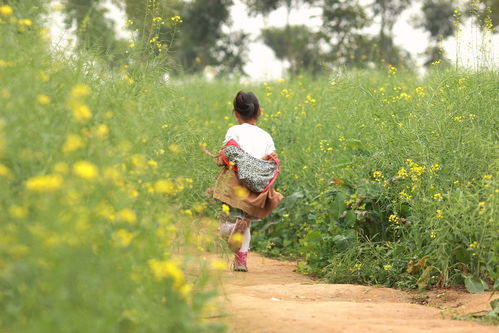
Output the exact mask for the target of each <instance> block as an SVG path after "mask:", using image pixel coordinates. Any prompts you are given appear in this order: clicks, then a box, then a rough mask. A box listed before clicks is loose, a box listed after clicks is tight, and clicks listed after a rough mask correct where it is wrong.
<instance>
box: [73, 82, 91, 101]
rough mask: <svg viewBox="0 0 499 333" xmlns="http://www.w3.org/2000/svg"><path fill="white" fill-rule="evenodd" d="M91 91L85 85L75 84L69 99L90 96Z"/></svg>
mask: <svg viewBox="0 0 499 333" xmlns="http://www.w3.org/2000/svg"><path fill="white" fill-rule="evenodd" d="M91 92H92V90H91V89H90V87H89V86H87V85H86V84H77V85H75V86H73V88H72V89H71V97H73V98H80V97H85V96H88V95H90V93H91Z"/></svg>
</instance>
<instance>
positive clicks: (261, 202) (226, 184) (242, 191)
mask: <svg viewBox="0 0 499 333" xmlns="http://www.w3.org/2000/svg"><path fill="white" fill-rule="evenodd" d="M212 190H213V198H215V199H217V200H220V201H222V202H225V203H226V204H228V205H229V206H231V207H234V208H239V209H240V210H242V211H243V212H245V213H246V214H248V215H250V216H253V217H257V218H264V217H266V216H267V215H269V214H270V213H271V212H272V211H273V210H274V208H276V207H277V205H278V204H279V203H280V202H281V200H282V199H283V198H284V196H283V195H282V194H280V193H278V192H277V191H276V190H275V189H274V187H270V188H269V189H268V190H267V191H264V192H261V193H255V192H251V191H250V190H249V189H248V188H247V187H246V186H245V185H244V184H243V183H242V182H241V181H240V180H239V178H238V177H237V174H236V173H235V172H234V171H233V170H230V169H229V168H228V167H225V168H223V170H222V171H220V172H219V174H218V175H217V178H216V180H215V184H214V185H213V188H212Z"/></svg>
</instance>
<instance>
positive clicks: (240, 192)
mask: <svg viewBox="0 0 499 333" xmlns="http://www.w3.org/2000/svg"><path fill="white" fill-rule="evenodd" d="M233 190H234V194H235V195H236V196H237V197H238V198H239V199H244V198H246V197H248V194H249V190H248V189H247V188H246V187H243V186H236V187H234V188H233Z"/></svg>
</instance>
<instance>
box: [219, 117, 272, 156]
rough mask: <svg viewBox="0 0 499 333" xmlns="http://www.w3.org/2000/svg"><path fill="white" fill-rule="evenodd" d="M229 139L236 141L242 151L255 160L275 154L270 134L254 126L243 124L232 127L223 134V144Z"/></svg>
mask: <svg viewBox="0 0 499 333" xmlns="http://www.w3.org/2000/svg"><path fill="white" fill-rule="evenodd" d="M231 139H234V140H236V142H237V143H238V144H239V145H240V146H241V148H242V149H243V150H244V151H246V152H247V153H248V154H250V155H251V156H253V157H256V158H262V157H264V156H266V155H268V154H270V153H273V152H275V146H274V140H272V137H271V136H270V134H269V133H267V132H265V131H264V130H263V129H261V128H260V127H258V126H255V125H250V124H246V123H244V124H241V125H234V126H232V127H231V128H229V129H228V130H227V134H225V141H224V144H225V143H227V142H229V141H230V140H231Z"/></svg>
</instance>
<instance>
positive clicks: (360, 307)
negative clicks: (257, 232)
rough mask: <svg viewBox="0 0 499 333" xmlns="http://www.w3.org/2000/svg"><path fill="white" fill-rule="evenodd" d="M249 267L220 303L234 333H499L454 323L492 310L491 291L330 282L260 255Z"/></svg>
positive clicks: (226, 286) (228, 282)
mask: <svg viewBox="0 0 499 333" xmlns="http://www.w3.org/2000/svg"><path fill="white" fill-rule="evenodd" d="M248 267H249V272H247V273H241V272H227V273H225V274H224V276H223V291H224V295H222V296H221V298H220V300H221V301H223V302H224V304H225V308H226V309H227V311H228V313H229V316H228V317H227V324H228V325H229V332H234V333H236V332H237V333H257V332H258V333H273V332H286V333H292V332H297V333H298V332H300V333H303V332H313V333H321V332H358V333H361V332H453V333H454V332H462V333H473V332H476V333H488V332H490V333H492V332H494V333H499V327H498V326H492V325H486V324H482V323H477V322H469V321H461V320H452V319H451V317H453V316H455V315H457V316H462V315H467V314H473V313H482V312H483V313H485V312H487V311H489V310H490V306H489V302H490V301H491V300H492V299H490V293H486V294H478V295H477V294H469V293H467V292H466V291H463V290H453V289H446V290H431V291H426V292H423V293H417V292H405V291H400V290H396V289H390V288H383V287H372V286H360V285H350V284H326V283H321V282H320V281H314V280H312V279H311V278H309V277H307V276H304V275H301V274H298V273H296V272H295V268H296V263H294V262H289V261H277V260H272V259H268V258H264V257H262V256H260V255H258V254H256V253H250V254H249V257H248ZM497 297H499V295H495V297H494V298H497Z"/></svg>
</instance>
